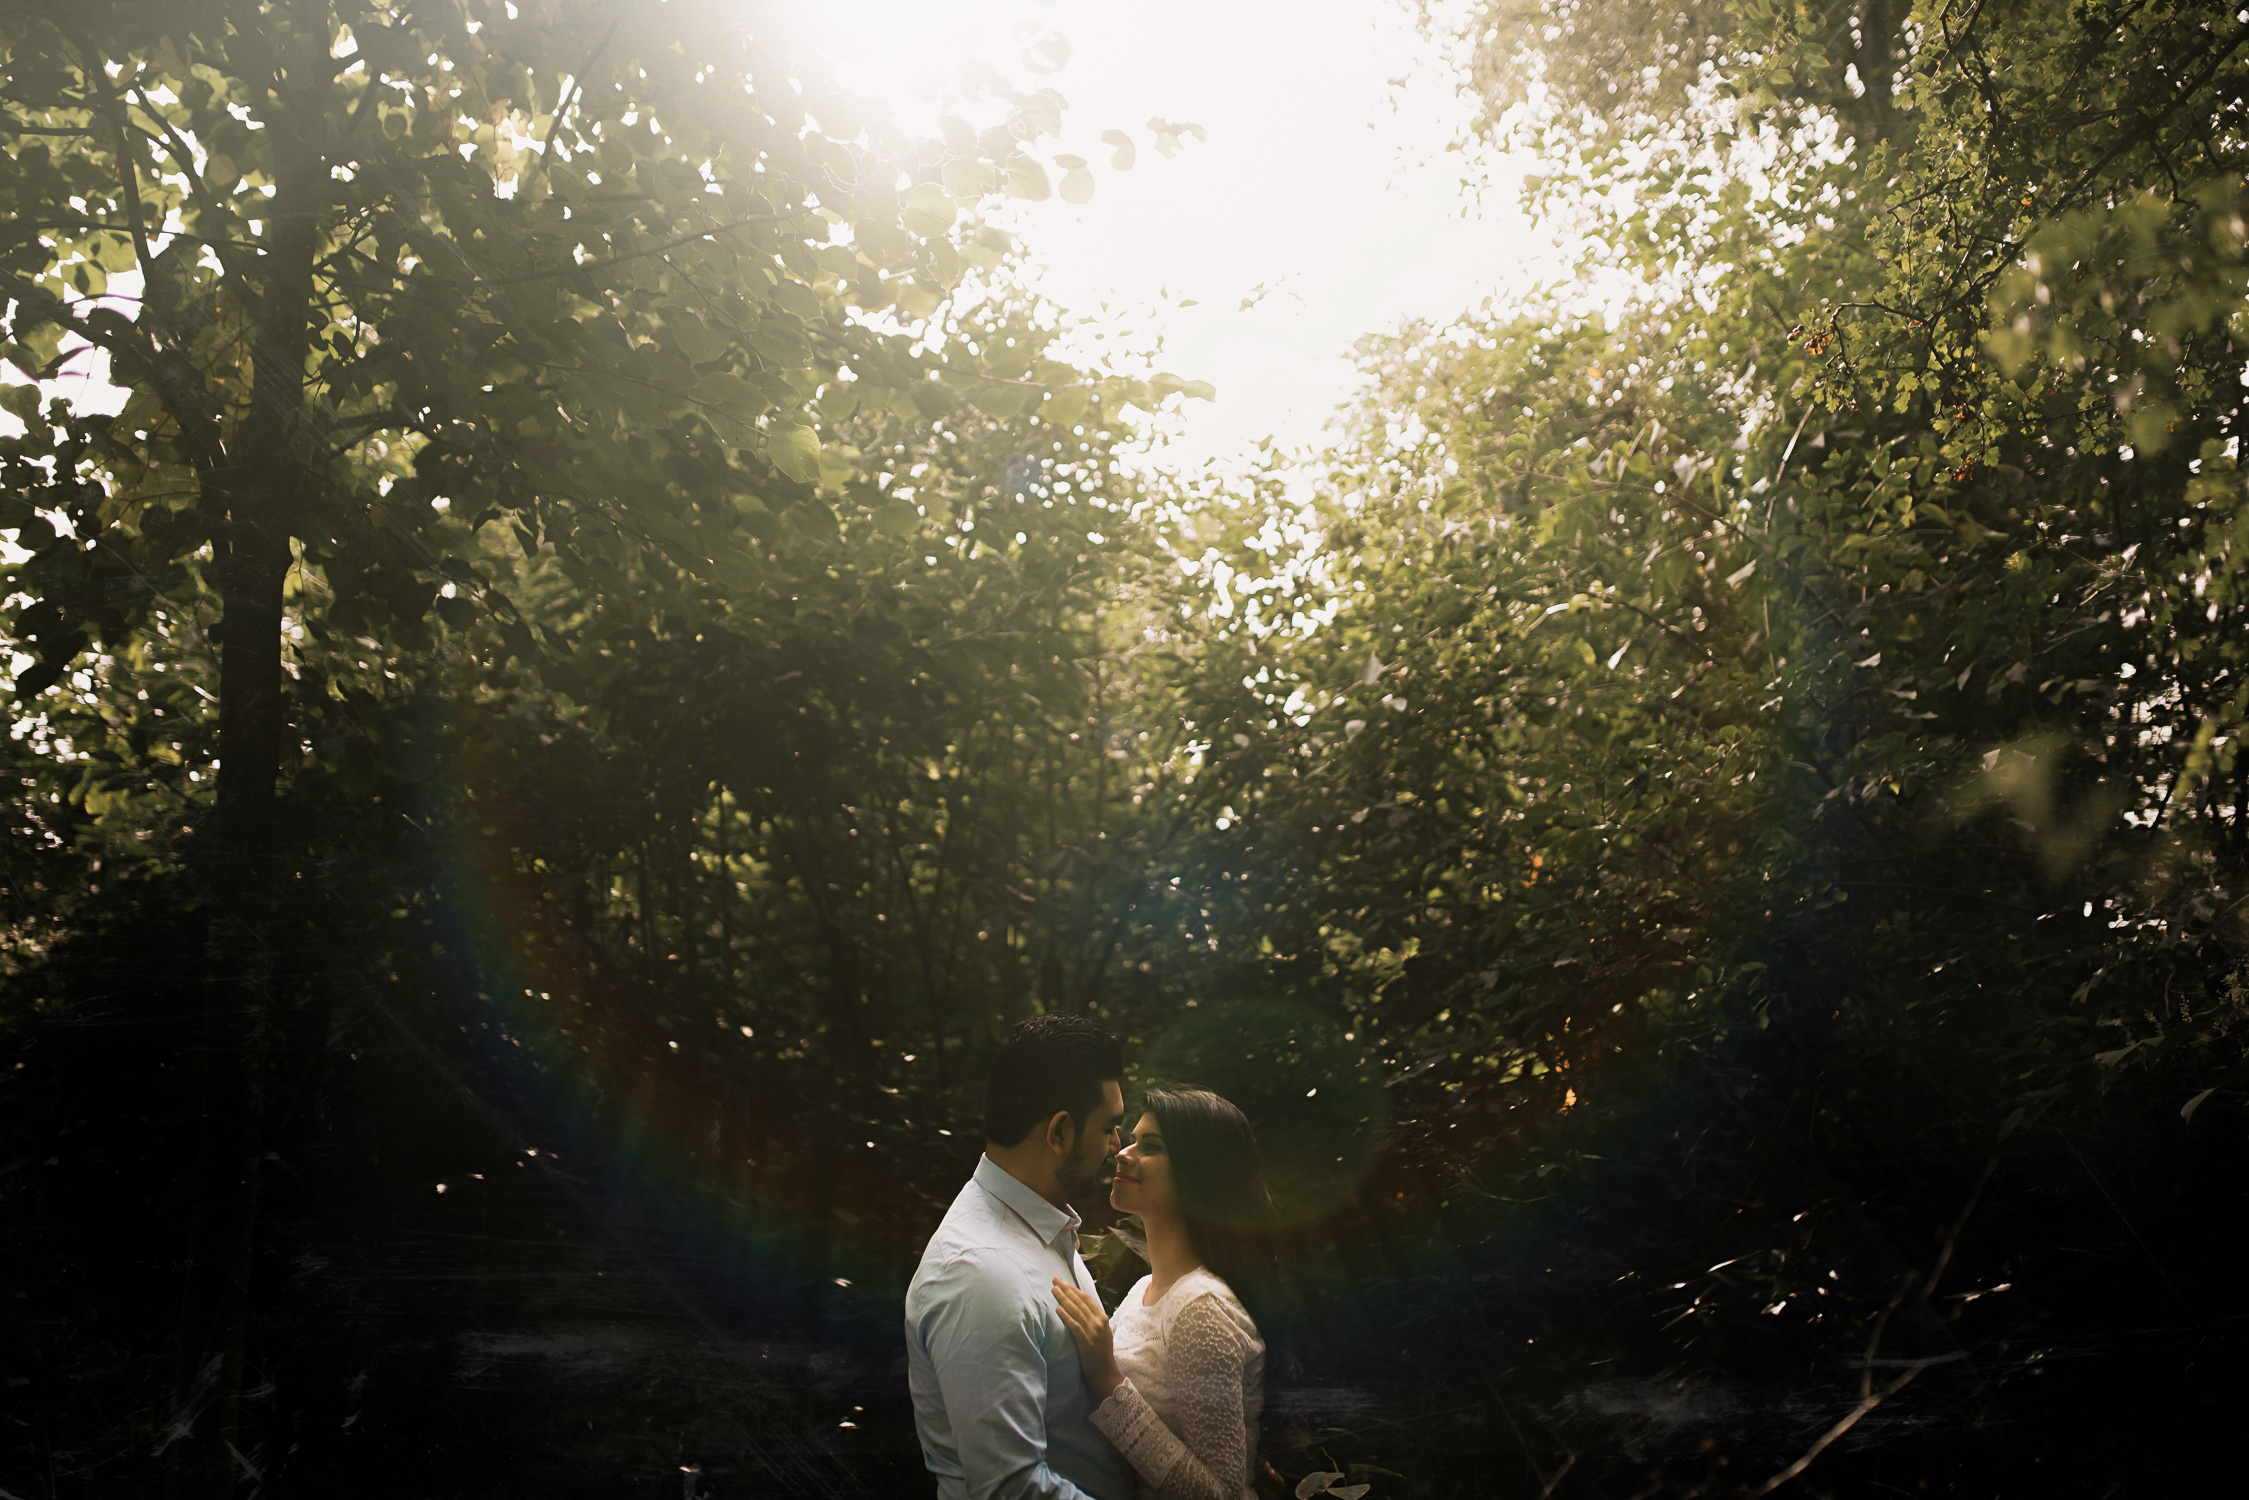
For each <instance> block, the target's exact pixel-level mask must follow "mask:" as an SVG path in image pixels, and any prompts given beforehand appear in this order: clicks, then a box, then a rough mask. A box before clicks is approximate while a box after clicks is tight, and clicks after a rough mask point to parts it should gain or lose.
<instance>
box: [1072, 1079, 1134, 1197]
mask: <svg viewBox="0 0 2249 1500" xmlns="http://www.w3.org/2000/svg"><path fill="white" fill-rule="evenodd" d="M1085 1124H1086V1128H1085V1133H1084V1134H1082V1135H1081V1136H1079V1137H1078V1139H1077V1141H1076V1142H1075V1143H1074V1144H1073V1145H1072V1147H1071V1150H1070V1154H1069V1156H1068V1157H1067V1158H1065V1159H1064V1161H1063V1163H1062V1173H1061V1175H1062V1190H1063V1193H1064V1196H1066V1197H1069V1198H1072V1199H1075V1198H1079V1197H1081V1196H1084V1195H1085V1194H1088V1193H1091V1192H1093V1191H1094V1190H1095V1189H1096V1188H1098V1187H1100V1186H1101V1184H1102V1183H1103V1182H1104V1181H1106V1180H1107V1178H1108V1176H1109V1162H1110V1159H1111V1158H1113V1157H1114V1156H1115V1155H1116V1154H1117V1145H1118V1132H1119V1131H1120V1130H1122V1129H1123V1127H1124V1089H1123V1087H1122V1086H1121V1085H1120V1084H1118V1082H1117V1081H1116V1080H1115V1079H1113V1078H1112V1079H1110V1080H1109V1081H1108V1082H1107V1083H1104V1084H1103V1085H1101V1104H1100V1106H1099V1107H1098V1108H1097V1109H1095V1110H1094V1111H1093V1113H1092V1114H1090V1115H1088V1116H1087V1117H1086V1122H1085Z"/></svg>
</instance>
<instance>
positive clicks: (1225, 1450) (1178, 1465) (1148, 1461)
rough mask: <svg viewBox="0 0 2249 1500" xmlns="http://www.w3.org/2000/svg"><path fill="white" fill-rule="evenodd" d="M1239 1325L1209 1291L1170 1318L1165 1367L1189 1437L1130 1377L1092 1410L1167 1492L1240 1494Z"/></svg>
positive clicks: (1244, 1464) (1096, 1421) (1244, 1459)
mask: <svg viewBox="0 0 2249 1500" xmlns="http://www.w3.org/2000/svg"><path fill="white" fill-rule="evenodd" d="M1247 1354H1248V1351H1247V1350H1246V1349H1245V1348H1244V1347H1243V1344H1242V1337H1241V1331H1240V1330H1239V1329H1238V1328H1236V1327H1235V1326H1234V1324H1233V1322H1232V1320H1231V1319H1229V1318H1228V1317H1227V1316H1226V1314H1225V1312H1224V1311H1223V1310H1222V1309H1221V1307H1220V1306H1219V1303H1218V1301H1217V1299H1216V1298H1215V1297H1213V1296H1210V1295H1209V1294H1207V1293H1206V1294H1205V1295H1203V1296H1200V1297H1197V1298H1196V1299H1195V1300H1194V1301H1192V1302H1190V1303H1188V1304H1187V1305H1186V1306H1185V1307H1182V1308H1181V1309H1180V1310H1179V1313H1178V1315H1177V1316H1176V1317H1175V1318H1174V1319H1173V1320H1172V1323H1171V1330H1170V1335H1169V1337H1168V1338H1167V1339H1166V1341H1165V1345H1164V1373H1165V1378H1166V1382H1167V1383H1168V1384H1169V1385H1170V1387H1171V1392H1172V1396H1173V1399H1174V1400H1175V1401H1176V1402H1177V1403H1178V1411H1179V1421H1180V1426H1182V1427H1183V1428H1185V1429H1186V1441H1185V1442H1181V1441H1180V1440H1179V1438H1177V1437H1175V1436H1173V1434H1172V1431H1171V1429H1170V1428H1168V1427H1166V1426H1165V1425H1164V1423H1163V1419H1162V1418H1161V1417H1159V1416H1157V1415H1156V1411H1155V1408H1153V1407H1151V1406H1150V1405H1149V1404H1148V1402H1147V1400H1146V1399H1145V1398H1144V1397H1142V1396H1141V1394H1140V1392H1139V1391H1137V1390H1135V1389H1134V1388H1133V1384H1132V1382H1131V1381H1130V1380H1127V1381H1125V1382H1124V1383H1123V1384H1122V1385H1120V1386H1118V1387H1117V1388H1116V1390H1115V1391H1113V1392H1112V1393H1111V1394H1110V1396H1109V1399H1108V1400H1106V1401H1104V1402H1102V1403H1101V1405H1100V1406H1098V1407H1096V1408H1095V1409H1094V1412H1093V1425H1094V1426H1095V1427H1098V1428H1099V1429H1100V1430H1101V1433H1102V1435H1103V1436H1104V1437H1106V1438H1108V1439H1109V1441H1110V1442H1112V1443H1114V1444H1116V1447H1117V1451H1118V1452H1119V1453H1121V1454H1123V1455H1124V1456H1125V1459H1126V1461H1127V1462H1129V1463H1130V1464H1131V1465H1132V1466H1133V1468H1134V1469H1136V1470H1138V1471H1139V1473H1140V1475H1141V1477H1142V1478H1143V1479H1146V1480H1147V1481H1148V1482H1149V1484H1151V1485H1152V1486H1154V1487H1155V1488H1156V1489H1158V1490H1160V1491H1162V1492H1163V1494H1164V1495H1165V1496H1166V1497H1173V1496H1176V1497H1178V1500H1241V1497H1242V1491H1243V1489H1244V1488H1245V1487H1246V1483H1247V1476H1248V1473H1249V1432H1248V1414H1247V1412H1246V1410H1245V1408H1244V1404H1243V1394H1242V1371H1243V1364H1244V1361H1245V1359H1246V1358H1247Z"/></svg>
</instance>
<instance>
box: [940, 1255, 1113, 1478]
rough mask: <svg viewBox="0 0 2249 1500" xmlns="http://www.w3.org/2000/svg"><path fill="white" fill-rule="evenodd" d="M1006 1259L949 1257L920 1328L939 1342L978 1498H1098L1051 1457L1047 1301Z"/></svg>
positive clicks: (951, 1407)
mask: <svg viewBox="0 0 2249 1500" xmlns="http://www.w3.org/2000/svg"><path fill="white" fill-rule="evenodd" d="M1014 1275H1015V1273H1014V1272H1013V1270H1012V1269H1011V1268H1008V1267H1006V1266H1004V1265H980V1264H978V1263H977V1262H976V1261H975V1260H974V1259H972V1258H966V1257H964V1258H958V1259H955V1260H953V1261H952V1262H950V1263H949V1264H947V1265H946V1266H945V1267H944V1269H943V1270H942V1271H940V1272H939V1273H938V1275H937V1276H936V1277H934V1278H932V1283H931V1284H930V1285H928V1286H927V1287H925V1291H926V1292H928V1293H933V1294H934V1295H932V1296H931V1297H930V1300H929V1303H928V1310H927V1311H926V1312H924V1313H923V1315H922V1318H921V1321H920V1324H919V1326H918V1328H917V1330H916V1331H917V1333H918V1334H919V1336H920V1338H921V1341H922V1347H923V1348H924V1349H927V1350H928V1351H929V1359H930V1364H931V1366H932V1367H933V1368H934V1369H935V1370H936V1373H937V1387H938V1390H939V1392H940V1394H941V1395H942V1396H943V1398H944V1402H945V1418H946V1421H947V1422H948V1423H949V1424H950V1425H951V1427H952V1429H953V1447H954V1450H955V1451H956V1452H957V1453H958V1455H959V1457H960V1465H961V1474H962V1477H963V1479H964V1481H965V1482H966V1484H967V1486H968V1496H969V1500H1094V1497H1092V1496H1090V1495H1088V1494H1087V1493H1086V1492H1085V1491H1084V1490H1082V1489H1080V1488H1078V1487H1077V1486H1076V1485H1074V1484H1072V1483H1071V1482H1070V1481H1069V1480H1067V1479H1065V1478H1063V1477H1062V1476H1061V1475H1059V1474H1057V1473H1055V1472H1054V1470H1052V1469H1050V1468H1048V1467H1047V1462H1046V1450H1047V1434H1046V1385H1047V1367H1046V1356H1045V1354H1044V1353H1043V1352H1042V1351H1041V1349H1040V1323H1039V1318H1040V1315H1041V1310H1040V1309H1039V1308H1037V1307H1034V1306H1030V1305H1028V1304H1027V1302H1026V1301H1025V1299H1024V1298H1023V1297H1022V1295H1021V1294H1020V1292H1019V1291H1018V1290H1017V1289H1016V1288H1015V1287H1014V1286H1013V1285H1012V1284H1011V1281H1010V1278H1012V1277H1013V1276H1014Z"/></svg>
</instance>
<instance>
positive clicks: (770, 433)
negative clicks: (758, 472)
mask: <svg viewBox="0 0 2249 1500" xmlns="http://www.w3.org/2000/svg"><path fill="white" fill-rule="evenodd" d="M765 456H766V458H767V459H768V460H770V461H771V462H772V464H773V467H774V468H776V469H779V470H780V471H781V472H782V473H784V474H786V475H788V476H789V477H790V478H791V479H794V480H795V481H796V482H797V483H799V484H813V483H817V482H818V480H819V478H820V439H819V436H818V435H817V434H816V433H814V432H813V430H812V429H811V428H809V427H800V426H796V425H793V424H786V423H784V424H779V425H776V426H773V427H769V428H767V429H766V434H765Z"/></svg>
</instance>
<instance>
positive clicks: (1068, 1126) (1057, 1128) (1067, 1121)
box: [1041, 1109, 1078, 1156]
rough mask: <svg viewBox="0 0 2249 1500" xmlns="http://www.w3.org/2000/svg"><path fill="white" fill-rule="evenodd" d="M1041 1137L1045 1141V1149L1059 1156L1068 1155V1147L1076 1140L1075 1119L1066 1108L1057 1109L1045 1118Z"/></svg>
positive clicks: (1076, 1123) (1075, 1142)
mask: <svg viewBox="0 0 2249 1500" xmlns="http://www.w3.org/2000/svg"><path fill="white" fill-rule="evenodd" d="M1041 1138H1042V1139H1043V1140H1044V1141H1045V1142H1046V1149H1047V1150H1049V1151H1052V1152H1054V1153H1056V1154H1057V1155H1060V1156H1068V1155H1069V1154H1070V1149H1071V1148H1072V1147H1073V1146H1075V1145H1076V1144H1077V1142H1078V1122H1077V1119H1076V1118H1075V1117H1074V1116H1073V1115H1072V1114H1071V1113H1070V1112H1069V1111H1068V1110H1066V1109H1065V1110H1061V1111H1058V1112H1057V1113H1056V1114H1054V1115H1053V1116H1051V1117H1050V1118H1049V1119H1048V1120H1047V1122H1046V1131H1045V1134H1044V1135H1043V1136H1042V1137H1041Z"/></svg>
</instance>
